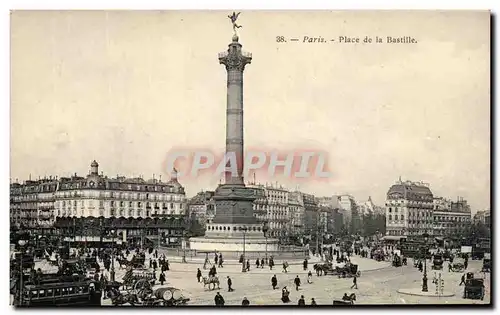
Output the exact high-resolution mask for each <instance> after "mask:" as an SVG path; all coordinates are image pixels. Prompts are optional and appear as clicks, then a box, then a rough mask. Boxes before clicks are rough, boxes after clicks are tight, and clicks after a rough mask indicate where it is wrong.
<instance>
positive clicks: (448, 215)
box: [432, 197, 471, 237]
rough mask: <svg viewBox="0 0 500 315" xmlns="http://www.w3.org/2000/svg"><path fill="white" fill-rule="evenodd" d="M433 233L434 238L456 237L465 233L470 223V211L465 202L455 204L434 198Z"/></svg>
mask: <svg viewBox="0 0 500 315" xmlns="http://www.w3.org/2000/svg"><path fill="white" fill-rule="evenodd" d="M432 217H433V223H434V225H433V233H432V234H434V235H436V236H447V237H456V236H460V235H462V234H463V233H465V231H466V229H467V227H468V226H469V224H470V222H471V211H470V207H469V206H468V205H467V201H466V200H464V199H462V198H459V199H458V200H457V202H453V201H451V200H449V199H446V198H442V197H435V198H434V209H433V213H432Z"/></svg>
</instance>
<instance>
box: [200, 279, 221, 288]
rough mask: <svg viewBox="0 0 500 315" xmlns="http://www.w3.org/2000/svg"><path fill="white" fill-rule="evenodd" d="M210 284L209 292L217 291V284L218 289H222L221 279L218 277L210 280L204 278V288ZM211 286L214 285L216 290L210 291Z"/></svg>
mask: <svg viewBox="0 0 500 315" xmlns="http://www.w3.org/2000/svg"><path fill="white" fill-rule="evenodd" d="M207 284H208V289H209V290H215V285H216V284H217V289H220V282H219V278H218V277H216V276H212V277H210V278H207V277H203V288H205V287H206V286H207ZM210 284H213V285H214V288H213V289H210Z"/></svg>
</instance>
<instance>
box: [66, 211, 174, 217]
mask: <svg viewBox="0 0 500 315" xmlns="http://www.w3.org/2000/svg"><path fill="white" fill-rule="evenodd" d="M180 212H181V213H182V211H180ZM107 213H109V216H111V217H113V216H115V217H150V216H157V215H169V214H176V213H173V211H171V210H168V211H167V210H162V211H154V212H152V211H149V210H146V211H141V210H137V211H134V210H128V211H125V210H122V209H120V210H114V209H111V210H109V211H108V212H107ZM96 214H98V215H97V216H104V217H106V211H104V210H99V211H98V212H97V211H95V210H93V209H89V210H87V211H84V210H83V209H82V210H80V211H76V210H67V211H65V210H57V216H63V217H65V216H70V217H71V216H82V217H84V216H90V217H95V216H96Z"/></svg>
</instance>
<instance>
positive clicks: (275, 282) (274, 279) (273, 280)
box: [271, 275, 278, 290]
mask: <svg viewBox="0 0 500 315" xmlns="http://www.w3.org/2000/svg"><path fill="white" fill-rule="evenodd" d="M271 285H272V286H273V290H276V287H277V286H278V278H276V275H274V276H273V277H272V278H271Z"/></svg>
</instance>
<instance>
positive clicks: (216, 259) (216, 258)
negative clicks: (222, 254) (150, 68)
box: [214, 253, 219, 265]
mask: <svg viewBox="0 0 500 315" xmlns="http://www.w3.org/2000/svg"><path fill="white" fill-rule="evenodd" d="M214 261H215V264H214V265H217V262H218V261H219V255H217V253H215V258H214Z"/></svg>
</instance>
